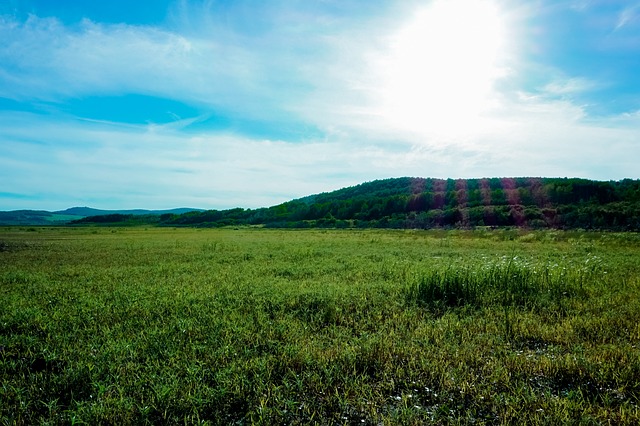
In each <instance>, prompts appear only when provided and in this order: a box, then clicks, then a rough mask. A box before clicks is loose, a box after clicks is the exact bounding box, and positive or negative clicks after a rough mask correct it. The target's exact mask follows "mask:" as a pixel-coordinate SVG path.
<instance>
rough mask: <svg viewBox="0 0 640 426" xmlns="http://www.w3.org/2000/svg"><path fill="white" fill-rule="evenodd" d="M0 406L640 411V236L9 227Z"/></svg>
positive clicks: (142, 417) (289, 419)
mask: <svg viewBox="0 0 640 426" xmlns="http://www.w3.org/2000/svg"><path fill="white" fill-rule="evenodd" d="M0 300H1V303H0V423H1V424H6V425H11V424H91V425H94V424H221V425H222V424H224V425H227V424H301V425H302V424H305V425H306V424H365V425H378V424H382V425H384V424H431V423H432V424H549V425H556V424H630V425H631V424H639V423H640V409H639V403H640V401H639V398H640V348H639V345H640V325H639V319H640V235H638V234H630V233H629V234H622V233H621V234H616V233H587V232H560V231H540V232H526V231H517V230H495V231H484V230H482V231H375V230H362V231H358V230H327V231H320V230H304V231H294V230H290V231H279V230H265V229H240V230H233V229H223V230H211V229H206V230H205V229H166V228H165V229H162V228H149V229H142V228H126V229H116V228H22V229H21V228H4V229H0Z"/></svg>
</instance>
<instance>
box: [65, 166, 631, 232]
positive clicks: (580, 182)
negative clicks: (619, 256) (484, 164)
mask: <svg viewBox="0 0 640 426" xmlns="http://www.w3.org/2000/svg"><path fill="white" fill-rule="evenodd" d="M141 219H142V218H140V217H138V218H135V217H134V216H133V215H116V216H113V215H112V216H110V217H104V216H103V217H93V218H86V219H83V220H80V221H76V222H74V223H78V224H80V223H119V224H129V223H130V224H139V223H140V222H141ZM148 223H149V224H157V225H166V226H208V227H219V226H239V225H260V226H266V227H292V228H305V227H332V228H347V227H360V228H368V227H375V228H424V229H426V228H438V227H439V228H474V227H479V226H481V227H482V226H484V227H487V226H488V227H505V226H512V227H527V228H535V229H537V228H582V229H603V230H619V231H640V180H632V179H625V180H622V181H607V182H603V181H592V180H588V179H577V178H570V179H569V178H531V177H523V178H483V179H433V178H410V177H404V178H393V179H383V180H376V181H372V182H365V183H362V184H360V185H356V186H352V187H348V188H343V189H339V190H336V191H332V192H328V193H321V194H315V195H310V196H307V197H303V198H300V199H297V200H292V201H289V202H286V203H283V204H279V205H277V206H273V207H268V208H260V209H255V210H251V209H242V208H236V209H230V210H207V211H201V212H195V211H194V212H188V213H183V214H171V213H169V214H163V215H161V216H160V217H157V216H155V217H153V218H151V221H150V222H148Z"/></svg>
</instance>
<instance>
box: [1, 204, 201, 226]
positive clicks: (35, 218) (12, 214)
mask: <svg viewBox="0 0 640 426" xmlns="http://www.w3.org/2000/svg"><path fill="white" fill-rule="evenodd" d="M192 211H204V210H202V209H192V208H178V209H170V210H142V209H138V210H99V209H93V208H90V207H72V208H69V209H66V210H60V211H55V212H50V211H46V210H13V211H5V212H0V225H2V226H15V225H22V226H25V225H41V226H42V225H45V226H46V225H64V224H67V223H70V222H72V221H74V220H78V219H83V218H85V217H91V216H100V215H111V214H124V215H136V216H142V215H152V216H153V215H162V214H183V213H187V212H192Z"/></svg>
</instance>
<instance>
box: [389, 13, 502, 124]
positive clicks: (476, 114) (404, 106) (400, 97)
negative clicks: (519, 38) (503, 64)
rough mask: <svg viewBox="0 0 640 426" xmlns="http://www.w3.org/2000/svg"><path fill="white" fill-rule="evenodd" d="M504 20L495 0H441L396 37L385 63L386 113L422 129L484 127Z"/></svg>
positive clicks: (392, 119) (498, 72)
mask: <svg viewBox="0 0 640 426" xmlns="http://www.w3.org/2000/svg"><path fill="white" fill-rule="evenodd" d="M504 33H505V31H504V22H503V19H502V17H501V15H500V11H499V9H498V7H497V5H496V4H495V3H494V2H492V1H489V0H436V1H435V2H434V3H432V4H431V5H430V6H429V7H427V8H425V9H423V10H420V11H418V12H417V13H416V14H415V15H414V17H413V19H412V20H411V21H410V22H408V23H407V24H406V25H405V26H404V27H403V28H401V29H400V31H399V32H398V33H396V34H395V36H394V37H393V38H392V42H391V49H390V54H389V55H388V56H387V57H386V58H385V60H384V61H383V63H382V66H381V72H382V87H381V88H380V91H381V96H382V99H381V101H382V102H381V103H382V112H381V114H382V115H383V117H385V118H386V119H387V120H388V121H390V122H391V124H392V125H394V126H396V127H399V128H402V129H404V130H409V131H412V132H418V133H422V134H427V133H440V134H452V133H459V132H467V131H474V129H475V130H478V128H479V127H481V126H482V125H483V124H482V122H483V120H482V117H481V115H482V113H483V112H484V111H486V110H487V109H488V108H490V107H491V93H492V87H493V83H494V81H495V80H496V79H497V78H498V77H500V75H501V74H503V71H502V70H501V69H500V67H499V66H498V65H497V62H498V60H499V59H500V55H501V54H502V51H503V47H504V39H505V34H504Z"/></svg>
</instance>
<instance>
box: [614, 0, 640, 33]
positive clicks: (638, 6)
mask: <svg viewBox="0 0 640 426" xmlns="http://www.w3.org/2000/svg"><path fill="white" fill-rule="evenodd" d="M635 22H640V3H639V2H636V3H635V4H632V5H631V6H627V7H625V8H624V9H623V10H622V12H620V14H619V15H618V22H617V24H616V27H615V30H619V29H621V28H622V27H625V26H627V25H632V24H633V23H635Z"/></svg>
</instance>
